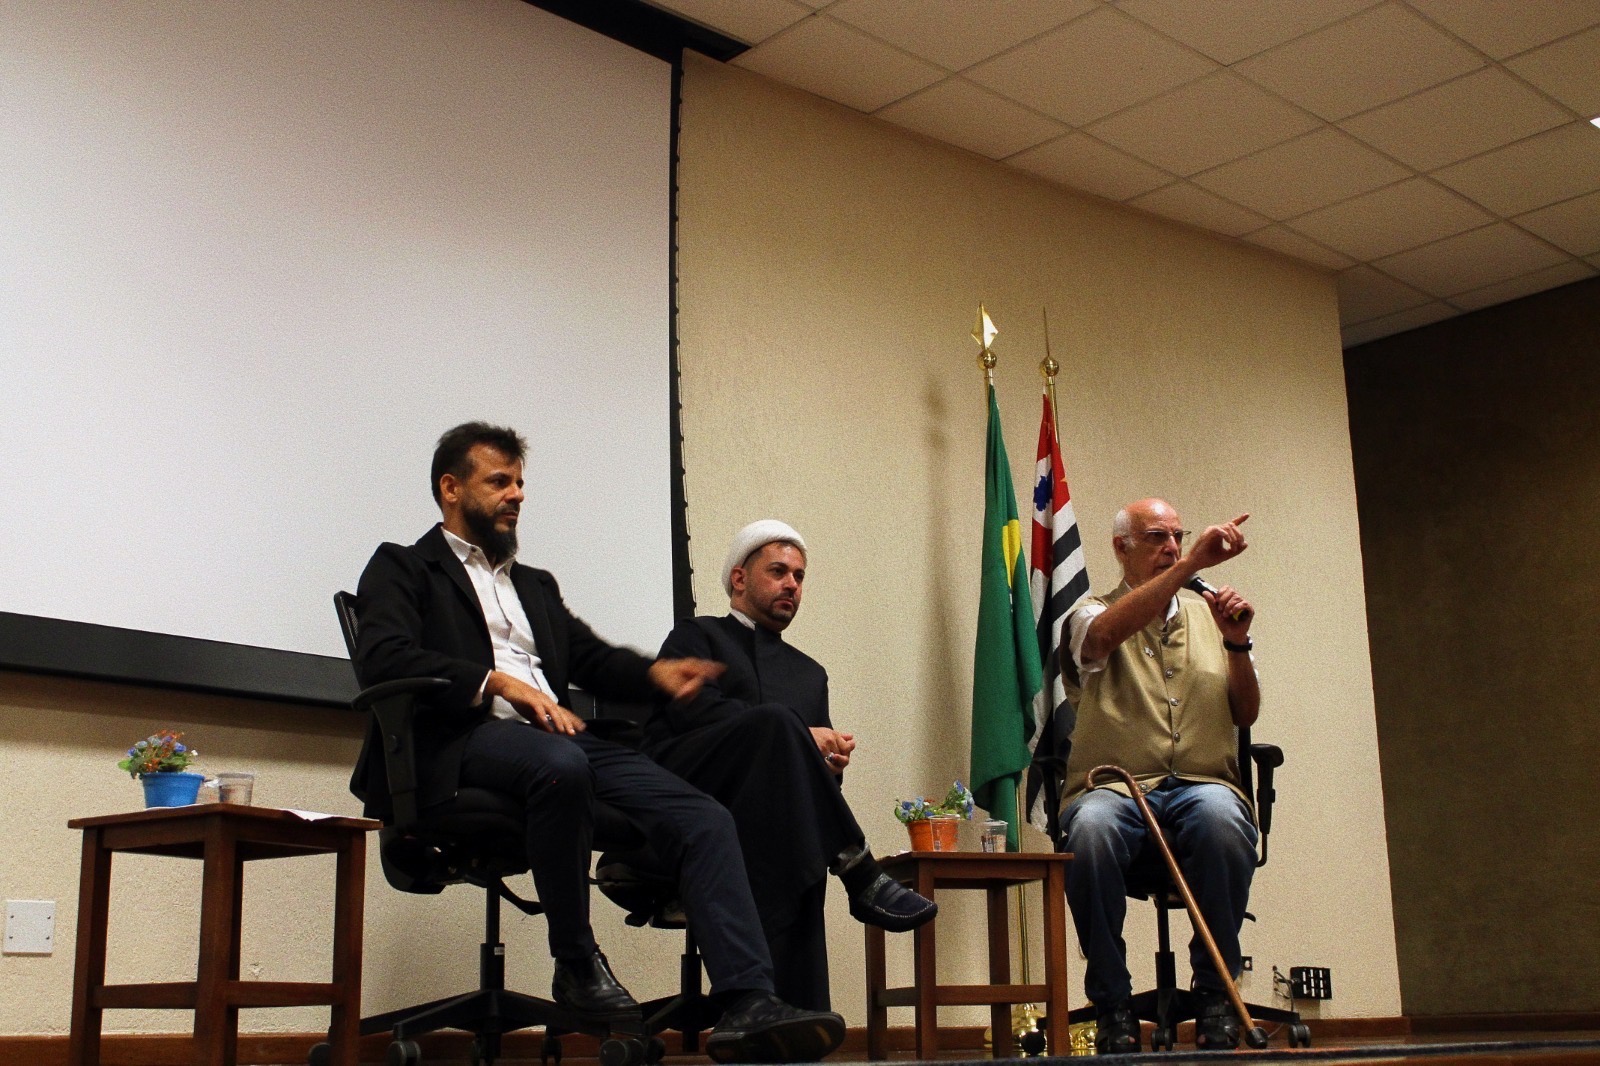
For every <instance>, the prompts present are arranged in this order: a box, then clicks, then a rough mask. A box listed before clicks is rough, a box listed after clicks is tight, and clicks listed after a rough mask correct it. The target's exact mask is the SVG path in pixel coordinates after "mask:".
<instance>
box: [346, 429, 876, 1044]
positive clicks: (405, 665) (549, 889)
mask: <svg viewBox="0 0 1600 1066" xmlns="http://www.w3.org/2000/svg"><path fill="white" fill-rule="evenodd" d="M525 452H526V443H525V442H524V441H523V439H522V438H521V437H520V436H519V435H518V434H517V433H516V432H515V431H513V430H510V429H504V428H500V427H496V426H490V425H487V424H485V423H482V422H469V423H466V424H464V425H461V426H457V427H455V428H454V429H451V430H449V431H448V432H446V433H445V434H444V436H442V437H441V438H440V439H439V445H438V447H437V449H436V450H435V452H434V456H433V470H432V479H433V496H434V500H435V502H437V503H438V505H439V509H440V511H441V512H442V515H443V521H442V522H441V523H440V524H439V525H436V526H434V527H433V528H432V529H431V530H429V531H428V532H427V533H426V534H425V535H424V536H423V537H422V539H420V540H418V541H417V542H416V543H415V544H413V545H410V546H409V547H408V546H402V545H398V544H384V545H382V546H381V547H379V548H378V550H377V552H376V553H375V554H374V555H373V557H372V560H371V561H370V562H369V563H368V564H367V568H366V571H365V572H364V573H363V574H362V575H361V583H360V585H359V586H358V589H357V591H358V595H359V615H360V626H359V639H358V645H357V654H356V668H357V671H358V673H359V674H360V677H361V681H362V683H363V684H366V685H372V684H376V683H378V682H381V681H388V680H392V679H395V678H410V677H439V678H444V679H445V680H447V681H448V682H449V683H450V684H449V687H448V688H447V689H445V690H443V693H442V694H441V695H439V696H436V697H433V698H431V699H430V701H429V702H428V703H427V704H426V706H425V707H424V708H423V709H422V711H421V712H420V713H419V715H418V719H417V759H418V767H417V770H418V778H419V783H418V805H419V807H421V808H423V809H424V810H425V809H426V808H427V807H428V806H429V805H430V804H435V803H439V802H443V801H446V800H448V799H450V798H451V797H452V796H454V795H455V793H456V790H457V789H458V788H459V787H462V786H471V787H476V788H483V789H489V790H492V791H499V792H503V793H506V794H508V795H510V796H512V797H514V798H515V799H517V800H519V801H520V802H521V803H522V806H523V809H524V812H525V830H526V846H527V852H528V858H529V861H530V864H531V867H532V873H533V879H534V884H535V886H536V887H537V889H538V892H539V899H540V901H541V902H542V903H543V904H544V908H545V913H546V915H547V917H548V919H549V937H550V952H551V955H552V956H553V957H554V959H555V977H554V981H553V993H554V998H555V1000H556V1002H558V1003H560V1004H562V1005H564V1006H566V1007H567V1008H569V1009H570V1010H572V1011H573V1012H574V1013H575V1014H577V1015H579V1016H580V1017H582V1018H584V1019H585V1020H588V1021H591V1022H594V1023H597V1024H602V1025H606V1026H608V1027H611V1028H622V1029H627V1028H630V1027H632V1026H635V1025H637V1022H638V1018H639V1006H638V1004H637V1003H636V1002H635V1001H634V999H633V997H632V996H631V995H629V994H628V992H627V990H626V989H624V988H623V987H622V985H621V984H620V983H619V982H618V981H617V979H616V977H615V976H614V975H613V974H612V972H611V969H610V966H609V964H608V963H607V961H606V958H605V956H604V955H603V954H601V952H600V949H599V946H598V945H597V944H596V942H595V938H594V932H593V929H592V927H591V926H590V922H589V880H588V874H589V865H590V852H591V850H592V846H593V843H594V822H595V809H596V804H597V803H605V804H607V805H609V806H611V807H614V808H616V809H617V810H619V811H620V812H621V813H622V814H623V815H624V816H625V817H626V818H627V819H628V821H629V822H631V823H632V824H633V825H634V826H635V827H636V828H638V829H639V830H640V831H641V832H642V833H643V834H644V835H645V837H646V838H647V839H648V840H649V841H650V844H651V848H652V850H653V851H654V852H655V853H656V854H657V856H658V857H659V858H660V860H661V861H662V863H663V864H664V865H665V867H666V868H667V869H669V870H674V871H677V873H678V876H679V889H680V892H681V894H682V899H683V904H684V907H685V910H686V912H687V913H688V916H689V921H690V924H691V926H692V928H693V929H694V931H695V935H696V938H697V939H698V941H699V945H700V949H701V952H702V955H703V957H704V959H705V965H706V970H707V973H708V974H709V976H710V978H711V986H712V995H713V997H714V998H715V999H716V1000H717V1001H719V1002H720V1003H722V1004H723V1007H724V1010H723V1015H722V1018H721V1020H720V1021H719V1022H718V1023H717V1026H716V1028H715V1029H714V1030H713V1031H712V1034H711V1036H710V1037H709V1038H708V1040H707V1042H706V1051H707V1053H708V1054H709V1055H711V1057H712V1058H714V1059H717V1060H718V1061H721V1062H728V1061H740V1062H752V1061H769V1062H771V1061H794V1060H810V1059H817V1058H821V1057H822V1056H824V1055H826V1054H827V1053H829V1052H830V1051H832V1050H833V1049H834V1048H835V1047H837V1046H838V1044H839V1042H840V1041H841V1040H842V1039H843V1037H844V1020H843V1019H842V1018H840V1017H839V1015H837V1014H832V1013H828V1012H819V1011H801V1010H797V1009H795V1008H794V1007H791V1006H790V1005H789V1004H787V1003H785V1002H783V1001H782V1000H780V999H778V998H777V997H776V996H775V995H773V980H772V963H771V958H770V955H769V953H768V951H767V947H766V944H765V942H764V940H763V937H762V931H761V922H760V918H759V917H758V915H757V913H756V906H755V902H754V900H753V899H752V897H751V893H750V887H749V883H748V881H747V880H746V878H745V875H744V865H743V863H742V862H741V861H740V852H739V841H738V836H737V833H736V832H735V829H734V825H733V821H732V819H731V818H730V817H729V815H728V813H727V811H726V810H725V809H723V808H722V807H721V806H720V805H719V804H718V803H716V802H715V801H714V800H712V799H710V798H709V797H707V796H705V795H704V794H702V793H701V792H699V791H697V790H695V789H694V788H691V787H690V786H688V785H687V784H685V783H684V782H683V781H682V780H681V779H680V778H678V777H676V776H674V775H673V774H671V773H668V772H667V771H666V770H664V769H662V768H661V767H659V766H657V765H656V764H655V763H653V762H651V761H650V760H649V759H648V758H646V757H645V756H644V755H642V754H640V753H639V752H637V751H635V750H633V749H632V748H628V747H625V746H623V745H621V744H617V743H614V742H611V741H607V740H602V739H600V738H598V737H596V736H595V735H594V734H593V733H592V732H590V731H589V730H588V729H587V728H586V724H585V722H584V721H583V720H582V719H581V718H579V717H578V716H577V715H576V714H574V713H573V712H572V710H571V709H570V702H569V699H568V684H569V682H576V683H578V684H580V685H582V686H583V687H584V688H585V689H586V690H588V691H590V692H592V693H594V694H595V695H597V696H600V697H607V698H613V699H619V700H625V701H630V702H644V701H648V700H649V699H651V698H652V697H654V696H656V695H658V694H659V695H661V696H663V697H664V698H667V699H671V700H683V699H689V698H692V697H693V696H694V695H695V694H696V693H697V692H699V690H700V688H701V686H702V685H704V684H705V682H706V681H707V680H709V679H711V678H714V677H716V676H717V675H718V674H719V673H721V669H722V668H721V667H720V666H718V665H717V664H715V663H711V662H708V661H705V660H696V659H657V660H654V661H652V660H650V659H647V658H645V657H644V656H641V655H639V654H638V653H636V652H634V651H631V650H629V649H627V648H619V647H615V646H613V645H611V644H608V643H606V642H605V641H604V640H602V639H601V638H600V637H598V636H596V635H595V633H594V632H593V631H592V630H590V628H589V627H588V626H587V625H585V624H584V623H583V621H582V620H581V619H580V618H578V617H577V616H576V615H574V614H573V613H572V612H571V611H570V610H568V609H567V606H566V604H565V603H564V602H562V599H561V592H560V589H559V587H558V586H557V584H556V580H555V578H554V577H553V576H551V575H550V574H549V573H548V572H546V571H543V570H536V569H534V568H532V567H528V566H524V565H522V564H521V563H518V562H516V561H515V555H516V550H517V539H516V527H517V519H518V515H519V513H520V510H521V507H522V503H523V500H524V494H523V477H522V460H523V456H524V454H525ZM377 745H378V739H377V737H376V736H375V735H374V734H372V733H369V735H368V738H367V745H366V747H365V748H364V749H363V751H362V753H361V760H360V762H359V763H358V764H357V768H356V774H355V777H354V778H353V780H352V781H351V790H352V791H353V792H355V793H356V795H357V796H360V797H361V798H362V799H363V800H365V801H366V803H367V811H368V813H369V814H372V815H376V816H378V817H382V816H383V815H384V814H385V813H386V811H385V810H384V807H385V805H386V800H387V796H386V794H385V788H384V787H383V783H382V782H383V773H382V754H381V749H380V748H379V747H378V746H377Z"/></svg>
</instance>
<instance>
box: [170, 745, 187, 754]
mask: <svg viewBox="0 0 1600 1066" xmlns="http://www.w3.org/2000/svg"><path fill="white" fill-rule="evenodd" d="M172 750H173V751H175V752H177V753H178V754H179V755H182V754H183V753H184V752H186V751H188V750H189V749H188V748H186V747H184V746H183V745H182V744H179V745H178V746H177V747H175V748H173V749H172Z"/></svg>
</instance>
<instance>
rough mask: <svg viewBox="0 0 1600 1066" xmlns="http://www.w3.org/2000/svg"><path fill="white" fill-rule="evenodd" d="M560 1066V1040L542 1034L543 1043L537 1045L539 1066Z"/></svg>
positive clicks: (557, 1037) (553, 1036)
mask: <svg viewBox="0 0 1600 1066" xmlns="http://www.w3.org/2000/svg"><path fill="white" fill-rule="evenodd" d="M552 1062H554V1063H555V1066H561V1038H560V1037H559V1036H555V1035H553V1034H551V1033H546V1034H544V1043H542V1044H540V1045H539V1066H550V1063H552Z"/></svg>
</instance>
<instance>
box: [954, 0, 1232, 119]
mask: <svg viewBox="0 0 1600 1066" xmlns="http://www.w3.org/2000/svg"><path fill="white" fill-rule="evenodd" d="M1215 69H1216V64H1215V63H1213V62H1211V61H1210V60H1209V59H1206V58H1205V57H1204V56H1200V55H1196V54H1195V53H1194V52H1191V51H1189V50H1188V49H1186V48H1183V47H1181V46H1180V45H1176V44H1174V43H1172V42H1171V41H1169V40H1167V39H1166V38H1165V37H1163V36H1162V35H1161V34H1159V33H1157V32H1155V31H1154V30H1152V29H1150V28H1149V27H1148V26H1145V25H1144V24H1143V23H1140V22H1138V21H1136V20H1134V19H1131V18H1129V17H1128V16H1126V15H1123V14H1121V13H1120V12H1118V11H1115V10H1113V9H1111V8H1102V9H1100V10H1099V11H1096V12H1094V13H1093V14H1089V15H1085V16H1084V17H1083V18H1081V19H1078V20H1077V21H1075V22H1071V23H1068V24H1067V25H1065V26H1063V27H1061V28H1060V29H1058V30H1052V31H1051V32H1049V33H1047V34H1045V35H1044V36H1042V37H1039V38H1037V39H1035V40H1033V41H1029V42H1028V43H1027V44H1025V45H1023V46H1022V47H1020V48H1017V49H1015V50H1014V51H1011V52H1007V53H1006V54H1005V55H1002V56H997V57H995V58H994V59H991V60H989V61H988V62H986V63H982V64H979V65H978V66H976V67H973V68H972V69H971V70H970V71H968V73H967V76H968V77H970V78H971V79H972V80H973V81H975V82H977V83H979V84H980V85H985V86H988V87H989V88H991V89H993V90H995V91H996V92H999V93H1003V94H1005V95H1006V96H1009V97H1012V98H1013V99H1015V100H1017V101H1018V102H1020V103H1023V104H1026V105H1027V106H1029V107H1032V108H1034V109H1036V110H1039V111H1043V112H1045V113H1046V114H1048V115H1054V116H1055V117H1056V118H1059V119H1061V120H1062V121H1063V122H1067V123H1070V124H1072V125H1074V126H1081V125H1083V124H1084V123H1086V122H1090V121H1093V120H1094V119H1097V118H1100V117H1102V116H1104V115H1109V114H1111V113H1112V112H1113V111H1118V110H1120V109H1122V108H1124V107H1127V106H1128V105H1130V104H1135V103H1138V102H1139V101H1140V100H1145V99H1148V98H1149V97H1152V96H1155V95H1156V94H1157V93H1161V92H1165V91H1166V90H1168V89H1171V88H1173V87H1175V86H1178V85H1182V84H1184V83H1185V82H1189V81H1193V80H1194V79H1195V78H1198V77H1201V76H1202V75H1204V74H1206V73H1208V72H1210V71H1212V70H1215Z"/></svg>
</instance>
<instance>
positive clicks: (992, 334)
mask: <svg viewBox="0 0 1600 1066" xmlns="http://www.w3.org/2000/svg"><path fill="white" fill-rule="evenodd" d="M999 335H1000V331H999V330H997V329H995V328H994V320H993V319H991V318H990V317H989V312H988V311H986V310H984V307H983V305H982V304H979V305H978V323H977V325H975V326H973V327H972V339H973V340H975V341H977V342H978V347H979V349H980V351H979V352H978V366H979V367H980V368H981V369H982V370H983V372H984V373H985V374H986V375H988V377H989V380H990V382H991V383H993V381H994V365H995V363H997V362H998V361H999V360H998V359H996V358H995V354H994V352H993V351H992V350H991V349H990V347H989V345H990V344H992V343H994V339H995V338H996V337H998V336H999Z"/></svg>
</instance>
